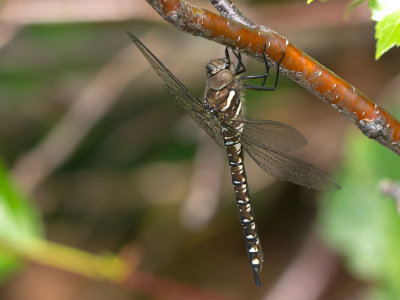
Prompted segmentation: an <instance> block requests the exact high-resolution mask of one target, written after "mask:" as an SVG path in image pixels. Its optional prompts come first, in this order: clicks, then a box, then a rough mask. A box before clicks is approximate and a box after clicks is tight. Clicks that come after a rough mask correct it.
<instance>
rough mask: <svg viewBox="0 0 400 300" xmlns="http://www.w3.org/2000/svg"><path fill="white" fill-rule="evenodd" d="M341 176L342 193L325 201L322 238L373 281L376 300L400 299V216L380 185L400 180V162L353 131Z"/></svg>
mask: <svg viewBox="0 0 400 300" xmlns="http://www.w3.org/2000/svg"><path fill="white" fill-rule="evenodd" d="M347 140H348V142H347V147H346V148H345V152H344V153H346V154H345V155H346V157H345V158H344V160H343V164H342V167H341V170H340V171H339V173H338V175H337V178H336V179H337V181H338V182H340V184H341V186H342V190H341V191H340V192H335V193H325V194H324V195H323V201H322V202H321V203H322V204H321V210H320V225H321V226H320V228H321V231H322V236H323V237H324V238H325V239H326V240H327V241H328V243H329V244H330V245H332V247H333V248H335V249H336V250H337V251H338V252H339V253H340V254H341V255H343V256H344V257H345V260H346V263H347V266H348V269H349V270H350V271H351V272H352V273H354V275H355V276H356V277H358V278H360V279H362V280H367V281H372V282H373V283H376V285H374V286H375V287H376V290H375V291H373V292H372V293H371V298H372V299H400V285H399V284H398V283H399V281H400V267H399V265H400V256H399V253H400V216H399V214H398V212H397V211H396V204H395V203H394V201H393V200H392V199H390V198H388V197H386V196H383V195H382V192H381V191H380V190H379V189H378V185H379V183H380V181H381V180H382V179H384V178H389V179H391V180H394V181H400V172H399V170H400V159H399V157H398V156H397V155H396V154H394V153H393V152H390V151H389V150H388V149H386V148H384V147H382V146H381V145H380V144H379V143H377V142H375V141H372V140H368V139H366V138H365V137H364V136H363V135H361V134H360V133H359V132H355V131H354V130H352V131H351V132H350V133H349V135H348V139H347Z"/></svg>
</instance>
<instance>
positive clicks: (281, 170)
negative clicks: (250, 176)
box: [242, 139, 340, 190]
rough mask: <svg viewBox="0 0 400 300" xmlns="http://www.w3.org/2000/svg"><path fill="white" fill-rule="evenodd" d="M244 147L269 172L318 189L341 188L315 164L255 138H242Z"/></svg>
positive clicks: (277, 176)
mask: <svg viewBox="0 0 400 300" xmlns="http://www.w3.org/2000/svg"><path fill="white" fill-rule="evenodd" d="M242 144H243V147H244V149H245V150H246V151H247V152H248V153H249V155H250V156H251V157H252V158H253V159H254V161H255V162H256V163H257V164H258V165H259V166H260V167H261V168H262V169H263V170H264V171H265V172H267V173H268V174H270V175H272V176H274V177H276V178H278V179H280V180H285V181H290V182H293V183H295V184H299V185H302V186H305V187H309V188H314V189H318V190H334V189H340V186H338V185H337V184H336V183H335V182H334V181H333V180H332V179H331V178H330V177H329V176H328V175H326V174H325V173H323V172H322V171H321V170H318V169H317V168H315V167H314V166H312V165H310V164H308V163H306V162H304V161H301V160H299V159H297V158H294V157H292V156H290V155H288V154H286V153H283V152H280V151H277V150H274V149H272V148H270V147H268V146H266V145H263V144H261V143H259V142H255V141H253V140H250V139H248V140H242Z"/></svg>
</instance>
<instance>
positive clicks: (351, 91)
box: [146, 0, 400, 155]
mask: <svg viewBox="0 0 400 300" xmlns="http://www.w3.org/2000/svg"><path fill="white" fill-rule="evenodd" d="M146 1H147V2H148V3H149V4H150V5H151V6H152V7H153V8H154V9H155V10H156V11H157V12H158V13H159V14H160V16H161V17H162V18H164V19H165V20H166V21H168V22H170V23H171V24H173V25H174V26H176V27H177V28H178V29H180V30H182V31H186V32H188V33H191V34H193V35H199V36H202V37H204V38H207V39H209V40H212V41H215V42H218V43H221V44H223V45H226V46H229V47H236V48H240V49H241V50H242V51H243V52H244V53H246V54H247V55H249V56H252V57H254V58H256V59H259V60H261V58H262V52H263V50H264V49H266V50H265V53H266V54H267V55H268V57H269V59H270V60H271V61H273V62H276V61H278V60H280V59H281V57H282V55H283V53H285V57H284V59H283V61H282V62H281V69H282V73H283V74H285V75H287V76H288V77H289V78H291V79H292V80H294V81H296V82H298V83H299V84H300V85H302V86H303V87H304V88H306V89H307V90H308V91H309V92H311V93H313V94H314V95H316V96H317V97H318V98H320V99H321V100H323V101H325V102H327V103H328V104H330V105H331V106H333V107H334V108H335V109H336V110H337V111H339V112H340V113H341V114H343V115H344V116H345V117H347V118H348V119H350V120H351V121H352V122H353V123H354V124H356V125H357V126H358V128H359V129H360V130H361V131H362V132H363V133H364V134H365V135H366V136H367V137H368V138H372V139H374V140H376V141H378V142H379V143H381V144H382V145H384V146H385V147H387V148H388V149H390V150H392V151H393V152H395V153H397V154H399V155H400V123H399V122H398V121H397V120H396V119H395V118H394V117H393V116H392V115H390V114H389V113H388V112H386V111H385V110H384V109H382V108H381V107H379V106H378V105H377V104H375V103H374V102H372V101H371V100H370V99H369V98H367V97H366V96H365V95H363V94H362V93H361V92H360V91H359V90H357V89H356V88H355V87H354V86H352V85H351V84H349V83H347V82H346V81H344V80H343V79H341V78H340V77H338V76H337V75H336V74H334V73H333V72H332V71H330V70H329V69H327V68H326V67H324V66H322V65H320V64H319V63H318V62H317V61H315V60H314V59H312V58H311V57H309V56H308V55H307V54H305V53H304V52H302V51H301V50H300V49H298V48H296V47H295V46H294V45H293V44H292V43H290V42H289V41H288V40H287V39H285V38H284V37H282V36H281V35H279V34H278V33H276V32H274V31H272V30H269V29H268V28H266V27H262V26H257V27H256V28H251V27H248V26H246V25H243V24H242V23H237V22H235V21H233V20H230V19H227V18H225V17H223V16H220V15H217V14H214V13H212V12H210V11H207V10H204V9H200V8H196V7H193V6H191V5H190V4H188V3H186V2H185V1H183V0H146ZM227 9H229V6H228V7H227ZM236 12H237V9H235V11H232V13H229V14H228V15H235V14H236V15H237V13H236ZM265 46H267V47H265Z"/></svg>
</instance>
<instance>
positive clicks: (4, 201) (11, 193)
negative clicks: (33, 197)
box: [0, 161, 42, 278]
mask: <svg viewBox="0 0 400 300" xmlns="http://www.w3.org/2000/svg"><path fill="white" fill-rule="evenodd" d="M41 236H42V223H41V220H40V218H39V217H38V214H37V213H36V211H35V209H34V206H33V205H32V203H31V202H30V201H29V200H28V199H27V198H26V197H24V196H23V195H22V193H21V192H20V191H19V190H18V189H17V188H16V187H15V186H14V185H13V183H12V182H11V179H10V178H9V175H8V172H7V170H6V168H5V167H4V165H3V164H2V163H1V161H0V278H1V277H5V276H7V275H8V274H9V273H10V272H11V271H13V270H15V269H16V268H18V267H19V266H20V265H21V262H20V261H19V259H18V258H17V257H15V255H14V254H12V252H13V251H10V249H9V248H10V247H12V248H20V247H28V246H29V243H30V242H31V241H33V240H34V239H37V238H38V237H41Z"/></svg>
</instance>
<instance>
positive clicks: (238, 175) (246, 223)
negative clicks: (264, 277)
mask: <svg viewBox="0 0 400 300" xmlns="http://www.w3.org/2000/svg"><path fill="white" fill-rule="evenodd" d="M222 137H223V139H224V145H225V147H226V151H227V153H228V160H229V166H230V169H231V175H232V184H233V188H234V191H235V197H236V204H237V206H238V211H239V217H240V223H241V225H242V230H243V234H244V238H245V240H246V250H247V255H248V258H249V261H250V264H251V265H252V267H253V271H254V278H255V281H256V284H257V285H259V284H260V280H259V278H258V272H260V271H261V267H262V263H263V260H264V255H263V252H262V248H261V244H260V238H259V236H258V233H257V227H256V224H255V219H254V212H253V208H252V206H251V203H250V194H249V188H248V185H247V176H246V170H245V168H244V164H243V158H244V156H243V151H242V144H241V143H240V133H239V132H236V133H232V131H230V130H228V129H227V128H225V127H223V128H222Z"/></svg>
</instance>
